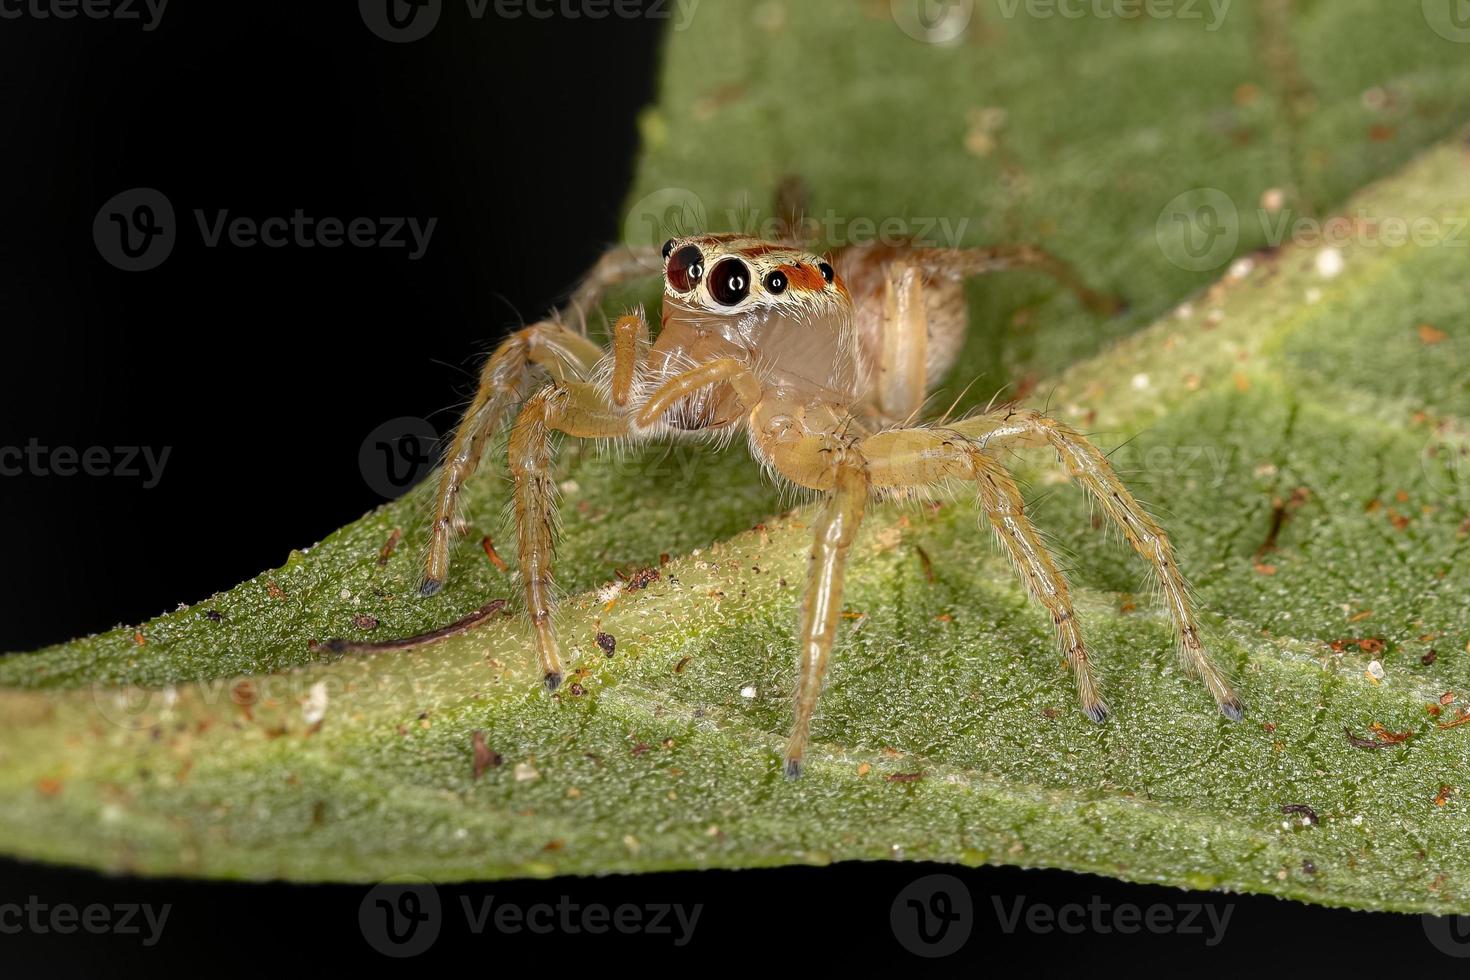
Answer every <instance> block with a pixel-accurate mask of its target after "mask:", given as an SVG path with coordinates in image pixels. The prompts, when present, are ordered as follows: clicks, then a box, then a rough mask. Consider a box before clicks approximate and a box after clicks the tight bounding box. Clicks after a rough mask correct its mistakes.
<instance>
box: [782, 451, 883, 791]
mask: <svg viewBox="0 0 1470 980" xmlns="http://www.w3.org/2000/svg"><path fill="white" fill-rule="evenodd" d="M831 482H832V488H831V492H830V493H829V495H828V497H827V502H826V503H825V504H824V505H823V507H822V510H821V513H820V514H818V515H817V519H816V521H815V522H814V523H813V525H812V537H813V543H812V551H811V558H810V559H809V561H808V563H807V579H806V592H805V594H804V596H803V597H802V601H801V627H800V632H799V634H798V644H799V647H798V649H799V657H800V659H799V662H798V665H797V678H796V720H795V722H794V724H793V725H792V727H791V737H790V740H789V741H788V742H787V745H786V775H787V776H788V777H789V778H791V779H795V778H797V777H799V776H800V775H801V762H802V757H803V755H804V754H805V752H806V743H807V737H808V735H809V733H810V730H811V721H812V713H813V712H814V711H815V710H816V707H817V698H819V697H820V696H821V694H822V678H823V677H824V676H826V673H827V660H828V657H829V656H830V654H831V653H832V641H833V640H834V639H835V638H836V636H837V625H838V622H839V620H840V619H841V617H842V580H843V577H844V574H845V572H846V570H847V556H848V552H849V551H850V550H851V548H852V542H853V539H854V538H855V537H856V536H857V530H858V526H859V525H861V524H862V521H863V510H864V508H865V506H866V504H867V499H868V479H867V476H866V474H865V473H864V472H863V469H862V467H861V464H860V461H859V460H857V458H856V457H854V458H853V459H851V460H848V459H842V458H839V459H838V461H837V462H836V463H835V464H834V466H833V472H832V477H831Z"/></svg>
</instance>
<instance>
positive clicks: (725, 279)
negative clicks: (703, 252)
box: [709, 259, 750, 306]
mask: <svg viewBox="0 0 1470 980" xmlns="http://www.w3.org/2000/svg"><path fill="white" fill-rule="evenodd" d="M709 291H710V295H712V296H713V297H714V298H715V302H716V303H719V304H720V305H722V306H734V305H735V304H736V303H738V302H740V301H741V300H742V299H744V298H745V297H747V296H749V295H750V270H749V269H747V268H746V267H745V263H744V262H741V261H740V260H739V259H725V260H724V261H723V262H721V263H720V264H719V265H717V266H715V268H714V272H712V273H711V274H710V280H709Z"/></svg>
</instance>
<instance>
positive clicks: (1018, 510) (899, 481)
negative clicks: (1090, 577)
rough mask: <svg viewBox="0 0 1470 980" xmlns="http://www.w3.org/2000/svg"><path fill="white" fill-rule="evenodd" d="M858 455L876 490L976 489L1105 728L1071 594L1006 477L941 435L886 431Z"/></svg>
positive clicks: (993, 462)
mask: <svg viewBox="0 0 1470 980" xmlns="http://www.w3.org/2000/svg"><path fill="white" fill-rule="evenodd" d="M860 449H861V450H862V453H863V455H864V457H866V458H867V460H868V471H869V474H870V477H871V479H872V483H873V486H874V487H875V488H879V489H886V488H894V489H898V488H912V487H932V486H936V485H938V484H942V483H945V482H947V481H950V480H967V481H973V482H974V483H975V485H976V487H977V489H978V491H979V497H980V506H981V509H982V510H983V511H984V512H985V518H986V520H987V521H988V522H989V524H990V526H991V528H992V529H993V530H994V531H995V537H996V540H997V541H999V542H1000V545H1001V548H1002V550H1004V551H1005V553H1006V557H1008V558H1009V559H1010V560H1011V564H1012V565H1014V566H1015V569H1016V571H1017V573H1018V574H1019V575H1020V577H1021V580H1022V581H1023V582H1024V583H1025V585H1026V590H1027V591H1028V592H1029V593H1030V594H1031V596H1032V597H1033V598H1034V599H1036V600H1037V601H1038V602H1040V603H1041V604H1042V605H1043V606H1044V607H1046V610H1047V612H1048V613H1049V614H1050V615H1051V619H1052V623H1053V625H1054V626H1055V627H1056V633H1057V642H1058V644H1059V645H1060V646H1061V648H1062V653H1063V655H1064V656H1065V657H1066V658H1067V663H1069V664H1070V665H1071V667H1072V674H1073V678H1074V680H1075V682H1076V685H1077V698H1078V700H1079V701H1080V702H1081V705H1082V711H1083V713H1084V714H1086V715H1087V717H1089V718H1091V719H1092V720H1093V721H1096V722H1102V721H1103V720H1105V719H1106V718H1107V715H1108V708H1107V705H1106V704H1104V703H1103V701H1102V698H1101V697H1099V696H1098V692H1097V682H1096V679H1095V678H1094V676H1093V672H1092V663H1091V659H1090V657H1089V656H1088V652H1087V645H1086V643H1084V642H1083V639H1082V632H1081V629H1080V627H1079V624H1078V621H1077V614H1076V612H1075V610H1074V609H1073V608H1072V593H1071V589H1070V588H1069V587H1068V585H1067V580H1066V578H1065V577H1064V576H1063V575H1062V573H1061V571H1060V570H1059V569H1058V568H1057V564H1056V560H1055V559H1054V558H1053V557H1052V554H1051V552H1050V550H1049V549H1048V548H1047V547H1046V545H1045V543H1044V542H1043V541H1042V539H1041V535H1040V533H1039V532H1038V531H1037V529H1036V526H1035V525H1034V524H1033V523H1032V522H1031V519H1030V518H1029V517H1027V516H1026V510H1025V504H1024V501H1023V499H1022V497H1021V490H1020V488H1019V487H1017V486H1016V481H1015V479H1014V478H1013V477H1012V476H1011V474H1010V471H1009V470H1007V469H1006V468H1005V466H1003V465H1002V464H1001V463H1000V462H999V461H998V460H997V459H995V458H994V457H993V456H991V455H990V454H988V453H986V452H984V451H983V450H981V449H980V448H979V447H978V446H976V445H975V444H974V443H973V442H972V441H971V440H969V439H967V438H965V437H964V436H963V435H961V434H959V433H956V432H952V431H949V430H946V429H890V430H888V431H886V432H880V433H878V434H877V435H875V436H872V437H870V438H868V439H867V440H865V441H864V442H863V443H862V444H861V446H860Z"/></svg>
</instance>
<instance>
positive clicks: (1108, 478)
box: [951, 411, 1245, 721]
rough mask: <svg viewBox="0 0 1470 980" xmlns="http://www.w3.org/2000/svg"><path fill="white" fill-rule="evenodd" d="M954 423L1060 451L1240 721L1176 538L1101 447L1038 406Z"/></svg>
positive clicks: (1194, 663) (983, 437)
mask: <svg viewBox="0 0 1470 980" xmlns="http://www.w3.org/2000/svg"><path fill="white" fill-rule="evenodd" d="M951 428H953V429H954V430H955V431H958V432H962V433H963V434H965V435H966V436H968V437H970V438H975V439H978V440H979V441H980V442H981V444H982V445H984V446H987V447H992V446H993V447H997V448H999V447H1002V446H1007V445H1041V446H1050V447H1051V448H1052V449H1053V450H1054V451H1055V452H1056V454H1057V459H1058V460H1059V461H1060V462H1061V464H1062V465H1063V466H1064V467H1066V469H1067V471H1068V473H1070V474H1071V475H1072V476H1073V477H1075V478H1076V480H1077V482H1079V483H1080V484H1082V486H1083V488H1084V489H1085V490H1086V491H1087V492H1088V493H1089V494H1091V495H1092V498H1093V499H1094V500H1096V501H1097V503H1098V506H1100V507H1101V508H1102V510H1103V513H1105V514H1106V515H1107V516H1108V518H1109V519H1110V520H1111V521H1112V522H1113V523H1114V524H1116V525H1117V526H1118V528H1119V529H1120V530H1121V531H1122V532H1123V537H1124V538H1126V539H1127V541H1128V543H1129V544H1130V545H1131V546H1132V547H1133V550H1134V551H1136V552H1137V553H1138V555H1139V557H1141V558H1143V559H1144V560H1145V561H1147V562H1148V563H1149V564H1150V565H1151V566H1153V572H1154V578H1155V580H1156V581H1157V582H1158V584H1159V589H1160V591H1161V592H1162V594H1163V598H1164V604H1165V605H1166V606H1167V607H1168V610H1169V618H1170V619H1171V620H1172V621H1173V623H1174V630H1175V635H1176V637H1177V639H1178V646H1179V659H1180V661H1181V663H1183V665H1184V668H1185V670H1186V671H1188V672H1189V673H1190V674H1192V675H1194V676H1196V677H1198V678H1199V679H1200V680H1201V681H1203V682H1204V685H1205V687H1206V688H1208V689H1209V692H1210V694H1211V696H1212V697H1214V699H1215V703H1216V704H1217V705H1219V708H1220V713H1221V714H1222V715H1224V716H1225V717H1227V718H1229V719H1230V720H1231V721H1239V720H1240V719H1241V716H1242V714H1243V713H1244V711H1245V706H1244V705H1243V704H1242V703H1241V701H1240V698H1239V697H1238V696H1237V695H1236V693H1235V691H1234V689H1232V688H1231V686H1230V682H1229V681H1228V680H1227V679H1226V678H1225V675H1224V673H1223V672H1221V670H1220V668H1219V667H1217V666H1215V663H1214V661H1212V660H1211V659H1210V657H1209V654H1208V653H1207V652H1206V651H1205V647H1204V641H1203V640H1202V639H1201V637H1200V629H1199V620H1198V618H1197V617H1196V615H1195V611H1194V599H1193V596H1192V594H1191V592H1190V589H1189V583H1188V582H1186V581H1185V578H1184V574H1183V573H1182V572H1181V571H1180V570H1179V563H1178V561H1177V560H1176V559H1175V557H1174V545H1173V543H1171V542H1170V540H1169V536H1168V535H1167V534H1166V533H1164V529H1163V528H1162V527H1160V526H1159V523H1158V522H1157V521H1155V520H1154V519H1153V517H1151V516H1150V515H1149V513H1148V511H1146V510H1144V508H1143V505H1142V504H1140V503H1139V502H1138V501H1137V500H1136V499H1135V498H1134V496H1133V494H1132V493H1130V492H1129V491H1128V488H1127V487H1125V486H1124V485H1123V482H1122V481H1121V480H1119V479H1118V474H1117V473H1115V472H1113V467H1112V464H1111V463H1109V462H1108V459H1107V457H1106V456H1104V455H1103V453H1102V451H1101V450H1100V449H1098V448H1097V447H1096V446H1094V445H1093V444H1092V442H1091V441H1089V440H1088V439H1087V438H1086V437H1084V436H1083V435H1082V434H1081V433H1079V432H1077V431H1076V430H1075V429H1073V428H1072V427H1071V426H1068V425H1066V424H1064V423H1062V422H1058V421H1057V420H1055V419H1052V418H1048V417H1047V416H1045V415H1042V414H1041V413H1040V412H1034V411H1000V412H995V413H992V414H990V415H982V416H978V417H976V418H973V419H966V420H965V421H963V422H957V423H955V424H954V425H953V426H951Z"/></svg>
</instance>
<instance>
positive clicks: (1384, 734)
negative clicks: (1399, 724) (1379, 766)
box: [1342, 721, 1414, 751]
mask: <svg viewBox="0 0 1470 980" xmlns="http://www.w3.org/2000/svg"><path fill="white" fill-rule="evenodd" d="M1369 730H1370V731H1372V732H1373V734H1374V735H1376V736H1377V737H1376V738H1364V737H1363V736H1361V735H1354V734H1353V730H1352V729H1351V728H1344V729H1343V730H1342V733H1343V734H1344V735H1346V736H1347V740H1348V744H1349V745H1351V746H1352V747H1353V748H1355V749H1367V750H1369V751H1373V750H1376V749H1386V748H1389V747H1391V746H1394V745H1401V744H1403V743H1404V742H1407V741H1408V740H1409V738H1410V737H1411V736H1413V734H1414V733H1413V732H1391V731H1389V730H1388V729H1387V728H1384V727H1383V726H1382V725H1380V724H1379V723H1378V722H1376V721H1375V722H1374V723H1373V724H1372V725H1370V726H1369Z"/></svg>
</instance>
